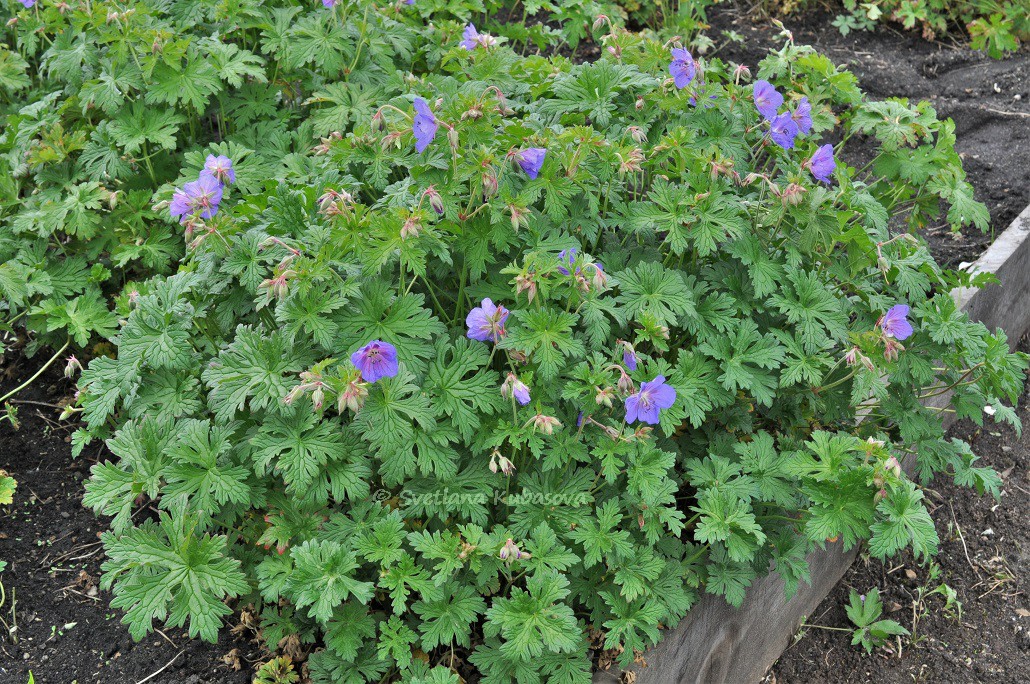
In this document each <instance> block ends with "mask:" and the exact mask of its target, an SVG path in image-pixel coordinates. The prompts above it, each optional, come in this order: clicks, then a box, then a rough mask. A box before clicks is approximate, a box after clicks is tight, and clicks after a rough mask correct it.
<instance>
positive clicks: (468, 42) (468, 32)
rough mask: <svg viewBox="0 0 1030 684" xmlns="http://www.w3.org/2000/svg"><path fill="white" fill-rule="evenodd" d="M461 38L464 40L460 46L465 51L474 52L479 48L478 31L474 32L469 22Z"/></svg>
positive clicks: (473, 27) (474, 28)
mask: <svg viewBox="0 0 1030 684" xmlns="http://www.w3.org/2000/svg"><path fill="white" fill-rule="evenodd" d="M461 37H462V38H464V40H462V41H461V46H462V47H463V48H465V49H466V50H475V49H476V48H477V47H478V46H479V31H477V30H476V27H475V26H474V25H473V24H472V22H469V25H468V26H466V27H465V31H464V33H462V34H461Z"/></svg>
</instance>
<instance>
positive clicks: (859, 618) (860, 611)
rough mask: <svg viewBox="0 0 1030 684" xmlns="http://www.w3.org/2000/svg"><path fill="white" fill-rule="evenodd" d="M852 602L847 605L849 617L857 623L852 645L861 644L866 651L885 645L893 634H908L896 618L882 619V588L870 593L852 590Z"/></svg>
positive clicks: (870, 651) (853, 622)
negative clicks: (864, 593)
mask: <svg viewBox="0 0 1030 684" xmlns="http://www.w3.org/2000/svg"><path fill="white" fill-rule="evenodd" d="M849 600H850V603H849V605H848V606H847V613H848V619H849V620H851V622H852V624H854V625H855V627H856V629H855V632H854V636H853V637H852V639H851V643H852V645H855V646H857V645H859V644H861V645H862V647H863V648H864V649H865V650H866V653H872V652H873V649H874V648H876V647H878V646H883V645H884V644H885V643H886V642H887V641H888V640H889V639H890V638H891V637H892V636H898V635H907V634H908V633H909V632H908V630H907V629H905V628H904V627H902V626H901V625H899V624H898V623H897V622H895V621H894V620H881V619H880V615H882V614H883V604H882V603H881V602H880V590H879V589H875V588H874V589H872V590H871V591H870V592H869V593H868V594H866V595H864V596H862V595H859V593H858V592H857V591H855V590H854V589H852V590H851V595H850V599H849Z"/></svg>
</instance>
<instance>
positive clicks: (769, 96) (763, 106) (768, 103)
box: [752, 81, 783, 121]
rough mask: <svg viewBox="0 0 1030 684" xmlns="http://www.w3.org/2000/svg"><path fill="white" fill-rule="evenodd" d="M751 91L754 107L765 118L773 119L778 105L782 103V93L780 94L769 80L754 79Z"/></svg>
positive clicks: (778, 107)
mask: <svg viewBox="0 0 1030 684" xmlns="http://www.w3.org/2000/svg"><path fill="white" fill-rule="evenodd" d="M752 93H753V97H754V100H755V107H756V108H757V109H758V111H759V112H760V113H761V114H762V116H764V117H765V120H766V121H772V120H773V119H775V118H776V113H777V112H778V111H779V110H780V105H782V104H783V95H780V93H779V92H777V90H776V88H774V87H773V84H772V83H769V81H755V85H754V89H753V91H752Z"/></svg>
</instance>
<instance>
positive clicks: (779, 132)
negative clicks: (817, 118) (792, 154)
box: [769, 112, 798, 150]
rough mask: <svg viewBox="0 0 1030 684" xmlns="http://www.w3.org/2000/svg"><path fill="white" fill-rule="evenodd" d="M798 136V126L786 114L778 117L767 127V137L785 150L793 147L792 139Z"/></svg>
mask: <svg viewBox="0 0 1030 684" xmlns="http://www.w3.org/2000/svg"><path fill="white" fill-rule="evenodd" d="M797 135H798V125H797V124H796V123H794V119H792V118H791V116H790V114H789V113H788V112H784V113H783V114H780V115H778V116H777V117H776V118H774V119H773V120H772V123H771V124H770V126H769V137H771V138H772V139H773V142H774V143H776V144H777V145H779V146H780V147H782V148H783V149H785V150H789V149H791V148H793V147H794V138H796V137H797Z"/></svg>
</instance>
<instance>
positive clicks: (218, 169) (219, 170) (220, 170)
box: [200, 154, 236, 183]
mask: <svg viewBox="0 0 1030 684" xmlns="http://www.w3.org/2000/svg"><path fill="white" fill-rule="evenodd" d="M204 171H206V172H208V173H210V174H211V175H212V176H214V177H215V178H217V179H218V181H219V182H220V183H235V182H236V171H234V170H233V168H232V159H229V158H228V157H226V156H225V155H224V154H220V155H218V156H217V157H216V156H215V155H213V154H209V155H207V159H206V160H204ZM204 171H201V172H200V173H201V175H203V173H204Z"/></svg>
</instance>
